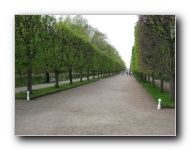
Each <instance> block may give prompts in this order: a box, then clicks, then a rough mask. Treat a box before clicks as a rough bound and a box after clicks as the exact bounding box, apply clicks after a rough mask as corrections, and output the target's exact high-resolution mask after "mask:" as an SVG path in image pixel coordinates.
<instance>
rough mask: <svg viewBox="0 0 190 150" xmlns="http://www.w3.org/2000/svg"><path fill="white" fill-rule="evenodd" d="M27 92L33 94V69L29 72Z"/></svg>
mask: <svg viewBox="0 0 190 150" xmlns="http://www.w3.org/2000/svg"><path fill="white" fill-rule="evenodd" d="M27 91H29V92H30V93H32V69H28V70H27Z"/></svg>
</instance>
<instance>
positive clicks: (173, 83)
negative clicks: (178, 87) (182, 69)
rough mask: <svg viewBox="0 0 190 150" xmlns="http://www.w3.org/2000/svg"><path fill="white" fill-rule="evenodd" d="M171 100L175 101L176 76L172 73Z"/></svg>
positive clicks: (170, 76)
mask: <svg viewBox="0 0 190 150" xmlns="http://www.w3.org/2000/svg"><path fill="white" fill-rule="evenodd" d="M169 78H170V100H171V101H175V74H174V73H170V75H169Z"/></svg>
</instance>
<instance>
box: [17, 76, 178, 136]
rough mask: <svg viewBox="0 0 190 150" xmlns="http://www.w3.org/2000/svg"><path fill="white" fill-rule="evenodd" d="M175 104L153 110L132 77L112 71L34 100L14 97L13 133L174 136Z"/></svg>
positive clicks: (151, 102) (147, 94)
mask: <svg viewBox="0 0 190 150" xmlns="http://www.w3.org/2000/svg"><path fill="white" fill-rule="evenodd" d="M175 118H176V117H175V109H166V108H165V109H161V110H157V104H156V103H155V101H154V100H153V98H152V97H151V96H150V95H149V93H148V92H147V91H146V90H145V89H144V88H143V87H142V86H141V85H140V84H139V83H138V82H137V81H136V79H135V78H134V77H132V76H121V75H116V76H113V77H110V78H105V79H100V80H99V81H96V82H93V83H89V84H86V85H83V86H80V87H76V88H73V89H69V90H65V91H61V92H58V93H55V94H51V95H47V96H43V97H40V98H37V99H35V100H31V101H26V100H21V99H16V100H15V135H126V136H134V135H136V136H141V135H151V136H152V135H155V136H156V135H171V136H175V135H176V119H175Z"/></svg>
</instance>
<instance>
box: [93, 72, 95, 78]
mask: <svg viewBox="0 0 190 150" xmlns="http://www.w3.org/2000/svg"><path fill="white" fill-rule="evenodd" d="M93 79H95V71H93Z"/></svg>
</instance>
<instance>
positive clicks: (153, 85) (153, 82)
mask: <svg viewBox="0 0 190 150" xmlns="http://www.w3.org/2000/svg"><path fill="white" fill-rule="evenodd" d="M152 87H153V88H155V81H154V73H152Z"/></svg>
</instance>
